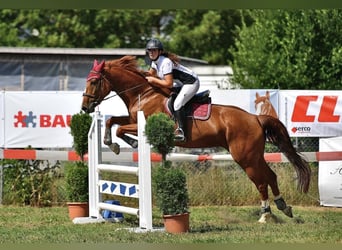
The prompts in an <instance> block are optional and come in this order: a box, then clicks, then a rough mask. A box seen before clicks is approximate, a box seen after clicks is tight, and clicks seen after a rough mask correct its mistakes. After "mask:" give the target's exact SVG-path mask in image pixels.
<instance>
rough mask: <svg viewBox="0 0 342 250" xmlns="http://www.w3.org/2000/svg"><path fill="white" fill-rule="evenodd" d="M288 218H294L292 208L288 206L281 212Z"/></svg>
mask: <svg viewBox="0 0 342 250" xmlns="http://www.w3.org/2000/svg"><path fill="white" fill-rule="evenodd" d="M281 211H282V212H283V213H284V214H285V215H286V216H288V217H290V218H293V214H292V207H291V206H287V207H286V208H285V209H283V210H281Z"/></svg>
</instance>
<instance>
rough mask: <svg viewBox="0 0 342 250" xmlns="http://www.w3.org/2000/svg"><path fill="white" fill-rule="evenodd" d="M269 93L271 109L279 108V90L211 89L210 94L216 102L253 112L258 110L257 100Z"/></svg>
mask: <svg viewBox="0 0 342 250" xmlns="http://www.w3.org/2000/svg"><path fill="white" fill-rule="evenodd" d="M267 92H268V93H269V101H270V102H271V103H270V104H271V105H270V107H269V108H270V109H274V110H275V112H276V113H277V110H278V90H264V89H239V90H210V96H211V98H212V102H213V103H214V104H222V105H233V106H237V107H239V108H242V109H244V110H246V111H247V112H250V113H252V114H255V113H256V112H257V110H256V107H255V101H256V99H258V98H262V97H266V95H267Z"/></svg>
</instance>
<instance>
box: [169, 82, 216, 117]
mask: <svg viewBox="0 0 342 250" xmlns="http://www.w3.org/2000/svg"><path fill="white" fill-rule="evenodd" d="M179 91H180V89H178V88H177V89H173V92H172V93H171V95H170V97H169V98H168V100H167V102H166V104H167V105H166V107H167V110H168V111H169V113H170V115H173V113H174V108H173V103H174V102H175V99H176V97H177V95H178V93H179ZM209 94H210V91H209V90H205V91H202V92H200V93H197V94H196V95H194V97H192V98H191V99H190V101H188V103H187V104H185V107H184V109H185V114H186V116H187V117H191V118H193V119H196V120H207V119H208V118H209V117H210V113H211V97H210V96H209Z"/></svg>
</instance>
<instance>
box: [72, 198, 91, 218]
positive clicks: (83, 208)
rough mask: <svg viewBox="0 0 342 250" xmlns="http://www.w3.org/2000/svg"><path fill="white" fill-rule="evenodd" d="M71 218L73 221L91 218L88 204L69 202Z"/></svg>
mask: <svg viewBox="0 0 342 250" xmlns="http://www.w3.org/2000/svg"><path fill="white" fill-rule="evenodd" d="M67 205H68V209H69V218H70V219H71V220H73V219H74V218H76V217H88V216H89V204H88V202H68V204H67Z"/></svg>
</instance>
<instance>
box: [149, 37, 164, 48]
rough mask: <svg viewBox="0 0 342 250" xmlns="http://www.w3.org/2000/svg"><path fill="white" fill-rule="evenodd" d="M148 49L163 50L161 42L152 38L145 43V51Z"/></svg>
mask: <svg viewBox="0 0 342 250" xmlns="http://www.w3.org/2000/svg"><path fill="white" fill-rule="evenodd" d="M149 49H159V50H164V48H163V44H162V42H161V41H159V40H158V39H157V38H152V39H151V40H150V41H148V42H147V44H146V50H149Z"/></svg>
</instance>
